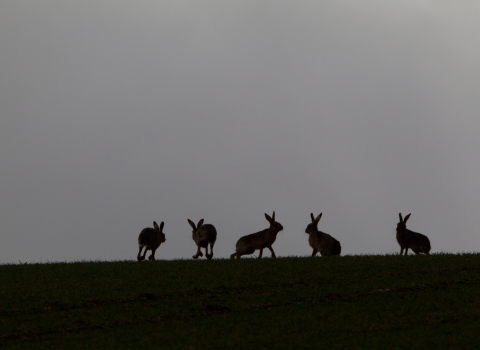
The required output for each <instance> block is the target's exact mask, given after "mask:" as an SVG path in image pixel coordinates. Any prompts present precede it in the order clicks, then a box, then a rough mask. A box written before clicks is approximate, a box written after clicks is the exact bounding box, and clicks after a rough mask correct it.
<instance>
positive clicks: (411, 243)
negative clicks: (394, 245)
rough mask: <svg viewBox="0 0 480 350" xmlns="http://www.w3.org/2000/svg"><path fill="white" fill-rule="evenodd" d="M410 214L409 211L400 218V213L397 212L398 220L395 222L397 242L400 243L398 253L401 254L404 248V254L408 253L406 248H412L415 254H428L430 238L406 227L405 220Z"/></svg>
mask: <svg viewBox="0 0 480 350" xmlns="http://www.w3.org/2000/svg"><path fill="white" fill-rule="evenodd" d="M410 215H412V214H411V213H410V214H408V215H407V216H405V219H402V213H398V216H399V218H400V222H399V223H398V224H397V242H398V244H400V248H401V249H400V255H402V254H403V250H404V249H405V255H407V253H408V248H410V249H411V250H413V251H414V252H415V254H420V253H424V254H427V255H429V253H430V249H432V248H431V246H430V240H429V239H428V237H427V236H425V235H422V234H421V233H418V232H413V231H410V230H408V229H407V220H408V218H409V217H410Z"/></svg>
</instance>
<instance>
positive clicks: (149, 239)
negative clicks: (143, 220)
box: [137, 221, 166, 261]
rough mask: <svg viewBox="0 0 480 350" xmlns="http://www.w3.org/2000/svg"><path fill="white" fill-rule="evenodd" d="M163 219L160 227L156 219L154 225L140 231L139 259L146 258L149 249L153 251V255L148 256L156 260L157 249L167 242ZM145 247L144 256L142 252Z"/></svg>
mask: <svg viewBox="0 0 480 350" xmlns="http://www.w3.org/2000/svg"><path fill="white" fill-rule="evenodd" d="M163 224H164V223H163V221H162V223H161V224H160V227H158V225H157V223H156V222H155V221H154V222H153V227H154V228H151V227H147V228H144V229H143V230H142V232H140V235H139V236H138V247H139V249H138V255H137V260H138V261H142V260H145V255H146V254H147V250H149V249H150V250H151V251H152V255H150V256H149V257H148V259H149V260H155V251H156V250H157V248H158V247H159V246H160V244H162V243H163V242H165V240H166V239H165V233H163V232H162V231H163ZM144 247H145V251H144V253H143V256H141V255H140V254H141V253H142V249H143V248H144Z"/></svg>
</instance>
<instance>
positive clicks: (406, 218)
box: [403, 213, 412, 224]
mask: <svg viewBox="0 0 480 350" xmlns="http://www.w3.org/2000/svg"><path fill="white" fill-rule="evenodd" d="M410 215H412V213H410V214H408V215H407V216H405V219H403V223H404V224H406V223H407V220H408V218H409V217H410Z"/></svg>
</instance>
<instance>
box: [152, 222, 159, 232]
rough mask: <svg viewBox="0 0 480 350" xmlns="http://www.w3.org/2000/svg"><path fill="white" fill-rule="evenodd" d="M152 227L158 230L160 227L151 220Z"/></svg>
mask: <svg viewBox="0 0 480 350" xmlns="http://www.w3.org/2000/svg"><path fill="white" fill-rule="evenodd" d="M153 227H154V228H155V230H157V231H160V227H158V225H157V223H156V222H155V221H154V222H153Z"/></svg>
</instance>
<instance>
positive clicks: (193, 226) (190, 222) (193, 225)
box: [187, 219, 197, 230]
mask: <svg viewBox="0 0 480 350" xmlns="http://www.w3.org/2000/svg"><path fill="white" fill-rule="evenodd" d="M187 220H188V223H189V224H190V226H192V228H193V229H194V230H196V229H197V228H196V227H195V224H194V223H193V221H192V220H190V219H187Z"/></svg>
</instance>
